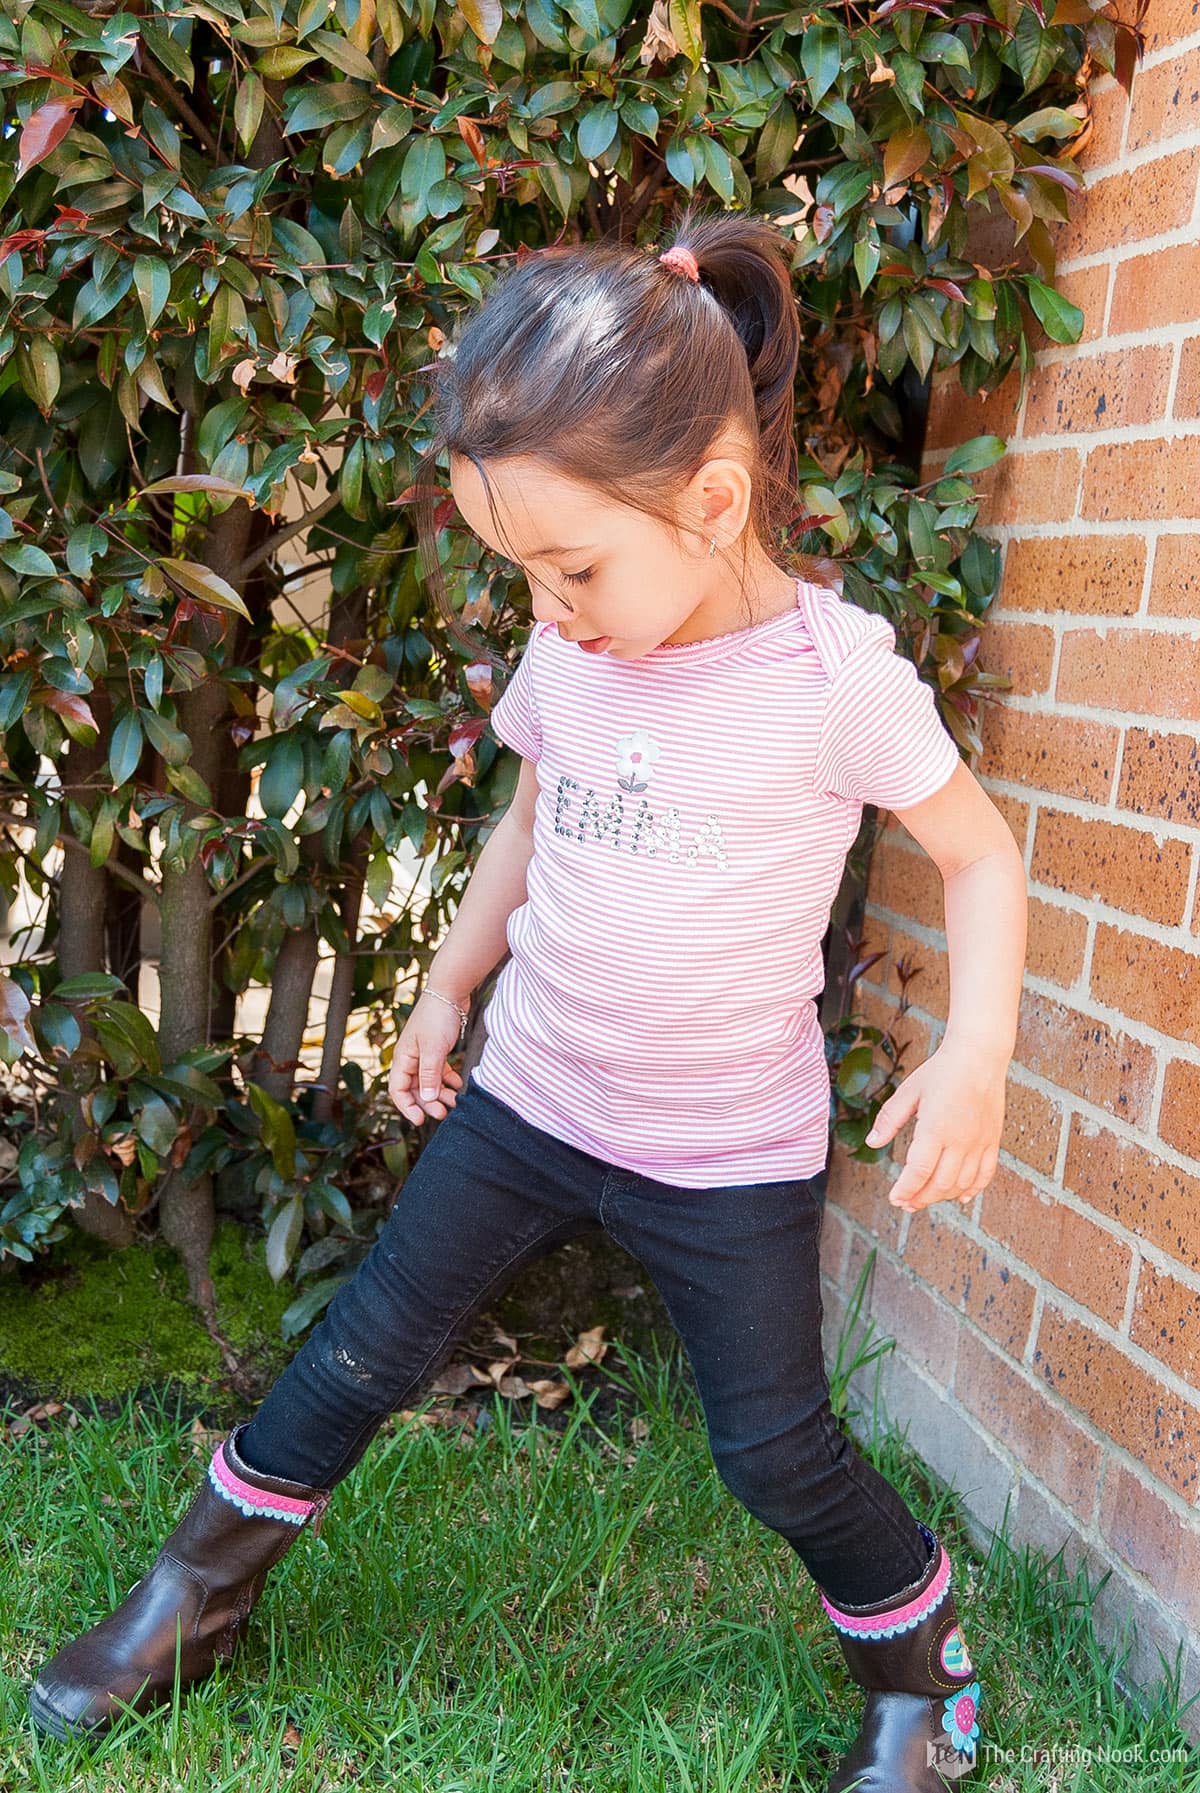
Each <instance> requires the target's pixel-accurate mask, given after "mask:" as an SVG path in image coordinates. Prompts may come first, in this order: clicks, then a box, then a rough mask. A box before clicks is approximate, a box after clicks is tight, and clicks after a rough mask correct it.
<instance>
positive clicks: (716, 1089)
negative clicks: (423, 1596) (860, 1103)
mask: <svg viewBox="0 0 1200 1793" xmlns="http://www.w3.org/2000/svg"><path fill="white" fill-rule="evenodd" d="M796 594H797V601H796V607H795V608H794V609H792V610H788V611H785V612H783V613H781V614H780V615H778V616H773V617H768V618H767V619H766V620H765V621H763V622H760V623H757V624H755V625H754V626H753V627H751V628H748V629H741V630H736V631H734V632H732V633H730V634H727V635H721V636H717V637H714V638H710V639H708V640H705V641H695V642H684V643H680V644H669V643H664V644H662V645H661V646H659V647H656V648H653V649H651V650H650V652H649V653H646V654H643V655H641V656H640V657H639V658H638V659H636V660H617V659H613V658H612V657H611V656H609V655H606V654H597V655H592V654H586V653H584V651H583V650H582V648H580V647H579V646H578V645H577V643H575V642H571V641H565V640H563V638H562V637H561V636H560V635H559V634H558V631H557V629H556V627H555V625H554V624H553V623H535V624H534V626H533V629H532V630H531V632H530V635H529V638H528V641H527V644H526V647H525V651H524V653H523V654H522V656H521V659H520V661H519V662H518V664H517V667H516V669H515V671H514V673H513V675H512V677H511V678H510V679H509V681H508V684H507V685H506V686H505V689H504V692H503V694H502V696H501V698H500V700H499V702H498V703H497V704H496V706H495V708H494V709H493V710H492V722H493V725H494V728H495V732H496V734H497V735H498V737H499V738H500V740H501V741H503V742H505V743H506V744H507V745H508V746H510V747H513V748H515V749H516V751H517V752H518V753H519V754H521V755H523V756H524V758H526V759H528V760H533V761H535V762H536V765H537V780H538V796H537V803H536V809H535V817H534V829H533V843H534V844H533V854H532V857H531V859H530V862H529V869H528V876H527V883H526V901H525V902H523V903H522V904H520V906H519V907H518V908H516V909H515V910H513V912H512V914H511V915H510V917H509V921H508V928H507V940H508V946H509V949H510V952H511V957H510V958H509V959H508V960H507V962H506V963H505V965H504V967H503V969H502V971H501V973H500V976H499V978H498V979H497V982H496V987H495V990H494V992H493V995H492V998H491V1000H490V1002H489V1003H488V1006H487V1010H486V1033H487V1040H486V1044H485V1046H484V1049H483V1053H482V1055H481V1057H480V1059H479V1062H478V1064H477V1065H476V1066H475V1067H474V1070H473V1072H472V1075H473V1076H474V1078H475V1079H476V1080H477V1082H479V1083H480V1084H481V1085H482V1086H483V1088H484V1089H486V1090H489V1091H490V1092H491V1093H492V1094H493V1095H494V1096H497V1097H499V1099H500V1100H501V1101H502V1102H506V1103H508V1105H509V1106H510V1107H511V1108H514V1109H516V1111H517V1112H518V1113H519V1114H521V1115H522V1116H523V1117H524V1118H525V1119H526V1120H528V1121H529V1122H531V1123H532V1124H533V1125H534V1126H536V1127H540V1128H543V1129H544V1130H545V1131H546V1132H548V1133H552V1134H554V1135H555V1136H556V1137H557V1138H559V1139H562V1140H565V1141H567V1142H568V1143H569V1144H571V1145H574V1146H577V1147H579V1148H581V1149H582V1150H583V1151H586V1152H590V1153H592V1154H594V1155H595V1156H597V1157H600V1158H603V1159H606V1160H607V1161H608V1162H610V1163H612V1164H614V1165H620V1166H623V1167H625V1168H627V1169H630V1170H636V1171H641V1172H643V1173H644V1174H645V1175H647V1176H649V1177H653V1178H656V1179H657V1180H658V1181H660V1182H663V1183H668V1184H675V1185H676V1186H680V1187H686V1188H691V1189H699V1188H707V1187H710V1186H714V1185H719V1184H731V1183H765V1182H770V1181H774V1180H777V1179H783V1178H792V1177H802V1176H813V1175H816V1174H817V1173H818V1172H819V1171H820V1170H821V1169H822V1168H823V1167H824V1164H825V1160H826V1154H827V1149H828V1139H829V1133H828V1128H829V1117H830V1085H829V1070H828V1065H827V1063H826V1058H825V1044H824V1036H823V1034H822V1031H821V1026H820V1021H819V1017H818V1011H817V1003H816V1000H815V999H816V998H817V997H818V996H819V995H820V993H821V989H822V987H823V984H824V975H825V974H824V966H823V964H822V959H821V942H822V939H823V937H824V934H825V930H826V928H827V926H828V923H829V912H830V909H831V907H832V904H833V900H834V897H835V896H836V895H837V891H838V887H839V885H840V882H841V877H842V870H843V866H844V863H845V859H846V855H847V853H848V852H849V850H850V847H851V845H852V844H853V841H854V837H855V834H856V833H857V831H858V825H859V822H860V819H861V813H862V806H863V804H864V803H873V804H877V805H879V806H880V807H881V808H889V809H904V808H906V807H907V806H908V805H910V804H913V803H919V802H920V801H921V799H922V798H925V797H929V796H931V795H932V794H933V792H934V791H936V790H938V789H939V788H940V787H941V786H942V785H943V784H945V782H946V781H947V779H948V778H949V777H950V776H951V774H952V773H953V771H954V769H955V767H956V766H957V765H958V763H959V754H958V748H957V746H956V745H955V742H954V739H953V737H952V736H951V735H950V734H949V732H948V731H947V729H946V727H945V725H944V724H943V722H942V720H941V717H940V716H939V714H938V711H937V706H936V702H935V699H934V694H933V690H932V688H931V687H930V686H929V685H927V684H926V683H924V681H923V680H922V679H921V678H920V677H919V676H918V674H917V670H916V668H915V666H914V665H913V663H912V662H911V660H908V659H906V658H905V657H904V656H903V655H902V654H898V653H896V652H895V641H896V634H895V630H894V629H893V627H892V625H891V624H890V623H889V622H888V621H887V619H886V618H885V617H882V616H878V615H874V614H872V613H870V612H868V611H865V610H862V609H860V608H859V607H858V606H857V605H855V604H851V603H848V602H845V601H843V600H842V599H841V598H839V597H838V596H837V595H836V594H835V593H834V592H832V591H830V590H828V589H827V588H826V587H824V586H820V585H813V584H810V583H808V582H807V581H805V580H799V579H798V580H797V581H796Z"/></svg>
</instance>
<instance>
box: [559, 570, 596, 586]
mask: <svg viewBox="0 0 1200 1793" xmlns="http://www.w3.org/2000/svg"><path fill="white" fill-rule="evenodd" d="M595 570H596V569H595V567H585V568H584V569H583V571H582V573H564V574H563V578H564V579H565V580H566V581H567V583H568V584H569V585H586V584H587V582H588V580H589V579H590V578H591V576H592V574H593V573H594V572H595Z"/></svg>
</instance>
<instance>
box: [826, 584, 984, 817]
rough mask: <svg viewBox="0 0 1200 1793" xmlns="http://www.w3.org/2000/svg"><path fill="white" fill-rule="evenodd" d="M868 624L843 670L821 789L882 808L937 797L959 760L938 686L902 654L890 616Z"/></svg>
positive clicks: (833, 692) (829, 718)
mask: <svg viewBox="0 0 1200 1793" xmlns="http://www.w3.org/2000/svg"><path fill="white" fill-rule="evenodd" d="M866 615H867V626H866V628H864V629H863V630H862V631H861V633H860V635H859V639H858V640H857V641H856V642H855V643H854V644H853V645H852V646H851V648H850V651H849V652H848V653H847V654H846V656H845V658H844V659H843V660H842V661H841V662H840V663H839V664H838V666H837V667H836V668H835V670H834V673H833V677H832V680H831V683H830V687H829V692H828V696H827V698H826V702H825V713H824V716H823V718H822V721H821V732H820V738H819V742H818V747H817V759H816V771H815V788H816V789H817V790H818V791H820V792H823V793H824V792H828V793H832V794H833V795H834V796H838V797H844V798H846V799H847V800H848V801H850V802H854V803H873V804H876V805H877V806H878V807H879V808H880V809H907V808H908V807H909V806H910V805H911V804H914V803H920V802H922V801H923V799H924V798H926V797H932V795H933V793H934V792H935V791H938V790H940V789H941V787H942V786H943V785H944V784H945V783H946V782H947V781H948V780H949V779H950V777H951V776H952V774H953V772H954V770H955V767H956V766H957V765H958V763H959V751H958V746H957V744H956V742H955V740H954V737H953V735H951V734H950V732H949V730H948V729H947V728H946V725H945V723H944V722H943V721H942V719H941V717H940V715H939V714H938V708H937V700H936V698H935V696H934V692H933V687H932V686H931V685H927V684H926V683H925V681H924V680H923V679H922V678H921V676H920V674H919V673H918V671H917V669H916V667H915V666H914V665H913V663H912V661H911V660H909V659H908V658H907V657H906V656H905V655H904V654H899V653H897V652H896V631H895V629H894V628H893V627H892V625H891V624H890V623H889V622H888V620H887V618H886V617H883V616H878V615H874V614H871V613H866Z"/></svg>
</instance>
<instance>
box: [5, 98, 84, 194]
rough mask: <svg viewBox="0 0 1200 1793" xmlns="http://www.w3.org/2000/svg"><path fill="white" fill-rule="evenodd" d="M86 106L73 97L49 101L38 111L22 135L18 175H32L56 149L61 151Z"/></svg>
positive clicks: (26, 125)
mask: <svg viewBox="0 0 1200 1793" xmlns="http://www.w3.org/2000/svg"><path fill="white" fill-rule="evenodd" d="M82 104H83V100H82V97H81V96H79V95H72V97H71V98H70V99H67V100H47V101H46V104H45V105H44V106H39V107H38V109H37V111H36V112H35V113H34V114H33V116H32V117H31V118H30V119H29V120H28V121H27V123H26V124H25V127H24V129H23V130H22V132H21V148H20V153H19V158H18V162H17V173H18V175H22V174H28V173H29V170H30V169H31V168H36V166H37V164H38V163H39V162H44V161H45V159H46V157H47V156H48V155H49V154H50V151H51V150H52V149H57V148H58V146H59V144H60V143H61V142H62V140H63V138H64V137H65V136H66V134H67V132H68V131H69V130H70V128H71V120H72V118H73V117H74V115H75V112H76V110H77V109H78V107H80V106H81V105H82Z"/></svg>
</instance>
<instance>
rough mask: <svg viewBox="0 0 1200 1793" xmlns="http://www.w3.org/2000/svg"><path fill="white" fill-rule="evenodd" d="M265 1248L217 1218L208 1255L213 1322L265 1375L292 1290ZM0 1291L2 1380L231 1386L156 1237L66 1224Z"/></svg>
mask: <svg viewBox="0 0 1200 1793" xmlns="http://www.w3.org/2000/svg"><path fill="white" fill-rule="evenodd" d="M263 1254H264V1241H263V1239H262V1238H261V1237H257V1238H256V1237H253V1236H252V1235H250V1234H248V1233H247V1232H246V1231H245V1230H244V1229H243V1228H242V1227H241V1226H240V1225H239V1223H238V1222H237V1221H236V1220H232V1219H230V1218H229V1217H228V1216H226V1217H224V1218H222V1219H220V1220H219V1221H218V1225H217V1229H216V1233H215V1236H214V1240H213V1249H212V1253H211V1257H210V1260H209V1268H210V1272H211V1275H212V1279H213V1285H214V1288H215V1290H216V1298H217V1318H218V1323H219V1325H220V1327H221V1330H222V1332H223V1333H224V1335H225V1337H226V1338H227V1339H228V1340H229V1342H230V1344H231V1346H232V1347H233V1349H234V1351H235V1352H236V1353H237V1354H238V1356H239V1358H246V1359H250V1360H252V1361H253V1364H254V1368H255V1370H256V1372H257V1373H264V1372H265V1373H266V1374H268V1375H270V1374H272V1373H275V1372H276V1371H277V1370H278V1369H279V1368H282V1366H283V1364H284V1363H286V1362H287V1360H288V1358H289V1357H290V1356H291V1355H292V1353H293V1352H294V1350H295V1348H296V1342H295V1341H294V1340H293V1341H290V1342H287V1343H285V1342H284V1340H283V1339H282V1338H281V1337H280V1332H279V1322H280V1317H281V1315H282V1313H283V1311H284V1309H285V1308H286V1307H287V1306H288V1304H289V1302H291V1301H292V1300H293V1298H294V1296H295V1289H294V1287H293V1285H292V1283H291V1281H290V1279H289V1278H286V1277H285V1278H284V1279H283V1281H282V1282H280V1283H279V1284H275V1283H273V1282H272V1281H271V1278H270V1276H269V1275H268V1273H267V1269H266V1264H265V1261H264V1255H263ZM0 1292H2V1293H0V1376H2V1377H3V1378H4V1380H5V1381H6V1382H7V1383H9V1384H10V1386H11V1385H13V1384H16V1385H19V1386H20V1387H21V1388H22V1389H23V1390H24V1391H26V1392H31V1393H33V1394H34V1395H35V1396H38V1397H45V1398H48V1399H57V1400H71V1399H78V1398H79V1397H83V1396H88V1395H93V1396H95V1397H96V1398H97V1399H98V1400H111V1399H114V1398H120V1397H121V1396H123V1395H126V1394H128V1393H130V1392H131V1391H134V1390H137V1389H140V1388H144V1387H145V1386H147V1385H158V1384H162V1383H164V1382H167V1381H170V1382H171V1383H174V1384H177V1385H179V1386H180V1387H182V1388H183V1389H185V1390H187V1391H188V1392H189V1393H191V1394H192V1395H195V1396H197V1397H201V1398H204V1397H211V1398H214V1399H215V1398H216V1397H217V1394H218V1390H219V1387H221V1386H227V1379H226V1375H225V1366H224V1363H223V1361H222V1358H221V1353H220V1351H219V1349H218V1347H217V1345H216V1343H215V1341H214V1340H213V1339H212V1338H211V1337H210V1336H209V1334H208V1331H207V1330H206V1328H205V1326H204V1324H203V1322H202V1321H201V1320H200V1318H199V1317H198V1316H197V1314H196V1311H195V1309H194V1308H193V1307H192V1305H191V1303H190V1302H189V1301H188V1297H187V1276H186V1273H185V1271H184V1268H183V1265H182V1264H181V1262H180V1260H179V1258H178V1256H177V1255H176V1253H175V1252H174V1251H173V1250H172V1249H171V1247H170V1246H168V1245H166V1244H165V1243H163V1242H162V1241H156V1242H154V1243H149V1244H146V1243H140V1244H137V1245H132V1246H130V1247H129V1248H128V1249H127V1250H124V1251H114V1250H112V1249H110V1248H109V1247H108V1246H106V1245H104V1244H103V1243H102V1242H101V1241H99V1240H97V1239H94V1238H92V1237H91V1236H90V1235H89V1234H87V1233H82V1232H80V1231H79V1230H78V1229H74V1230H72V1231H71V1232H70V1233H69V1234H68V1235H67V1237H66V1238H65V1239H63V1240H61V1241H59V1242H58V1243H57V1244H56V1245H55V1246H54V1247H53V1248H52V1250H51V1251H50V1252H49V1253H47V1254H46V1255H45V1256H44V1257H42V1258H39V1259H38V1260H37V1261H36V1263H35V1264H33V1265H31V1266H29V1267H28V1268H27V1269H26V1268H23V1269H22V1270H21V1271H20V1272H19V1273H17V1274H15V1275H14V1274H7V1275H5V1276H4V1278H3V1279H0Z"/></svg>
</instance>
